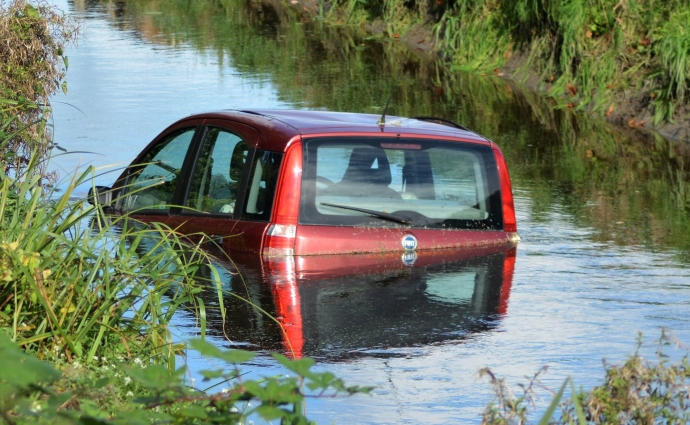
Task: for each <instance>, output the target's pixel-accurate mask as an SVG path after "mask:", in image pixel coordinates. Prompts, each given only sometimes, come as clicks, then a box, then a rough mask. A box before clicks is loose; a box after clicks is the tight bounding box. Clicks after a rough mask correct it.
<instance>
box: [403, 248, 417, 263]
mask: <svg viewBox="0 0 690 425" xmlns="http://www.w3.org/2000/svg"><path fill="white" fill-rule="evenodd" d="M415 261H417V253H416V252H415V251H405V252H404V253H403V255H402V263H403V265H405V266H412V265H414V262H415Z"/></svg>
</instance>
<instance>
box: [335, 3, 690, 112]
mask: <svg viewBox="0 0 690 425" xmlns="http://www.w3.org/2000/svg"><path fill="white" fill-rule="evenodd" d="M326 16H327V18H328V19H329V20H331V21H332V22H336V23H343V22H345V23H349V24H356V25H359V24H361V23H370V24H373V25H375V26H376V25H378V26H379V27H383V28H386V31H385V34H387V35H389V36H391V37H401V38H402V37H404V36H405V33H406V31H409V30H410V29H412V28H415V25H420V24H425V25H430V26H432V29H433V35H434V41H435V49H436V50H437V52H438V53H439V54H440V55H441V56H442V57H443V58H445V60H446V62H447V63H448V64H449V65H450V66H451V68H452V69H454V70H466V71H472V72H479V73H496V74H500V75H503V74H504V73H508V74H510V75H512V76H513V77H514V78H516V79H518V80H522V81H527V80H529V82H530V84H532V85H533V86H535V87H537V88H538V89H540V90H542V91H544V92H545V93H547V94H548V95H549V96H551V97H553V98H554V99H557V100H558V102H559V104H560V105H561V106H562V107H566V108H572V109H582V110H587V111H592V112H594V113H597V114H599V115H603V116H607V117H609V116H611V117H618V119H619V120H623V119H624V118H627V117H628V116H629V115H630V113H631V112H635V113H637V115H633V116H639V112H640V111H647V112H649V114H650V117H651V119H652V121H653V124H655V125H656V124H662V123H664V122H670V121H673V120H678V121H679V122H682V123H684V125H690V122H686V120H687V119H688V118H689V116H688V112H689V111H690V109H689V108H688V103H689V102H690V60H689V58H690V31H689V30H688V28H687V23H688V22H690V4H688V3H687V2H685V1H681V0H672V1H662V0H652V1H637V0H624V1H619V0H596V1H595V0H576V1H570V0H558V1H552V2H546V1H538V0H519V1H513V2H499V1H495V0H480V1H466V0H458V1H452V2H451V1H445V0H437V1H423V0H418V1H403V0H382V1H377V2H363V1H359V0H336V1H334V2H332V4H331V7H330V9H329V13H328V14H327V15H326ZM530 77H531V78H530ZM641 121H642V119H639V120H635V121H628V122H630V125H631V126H635V125H644V124H649V123H642V122H641Z"/></svg>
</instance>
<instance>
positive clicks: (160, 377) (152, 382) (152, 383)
mask: <svg viewBox="0 0 690 425" xmlns="http://www.w3.org/2000/svg"><path fill="white" fill-rule="evenodd" d="M123 369H124V371H125V372H126V373H127V374H128V375H129V376H131V377H132V379H135V380H137V381H138V382H139V383H140V384H142V385H143V386H145V387H148V388H149V389H152V390H156V391H160V390H163V389H166V388H168V387H174V386H181V385H182V384H181V380H180V377H181V376H182V375H183V374H184V369H183V368H180V369H177V370H176V371H175V372H173V373H172V374H171V373H169V371H168V368H167V367H165V366H163V365H151V366H148V367H146V368H144V369H142V368H139V367H124V368H123Z"/></svg>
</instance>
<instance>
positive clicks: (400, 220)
mask: <svg viewBox="0 0 690 425" xmlns="http://www.w3.org/2000/svg"><path fill="white" fill-rule="evenodd" d="M320 204H321V205H324V206H327V207H334V208H342V209H344V210H352V211H358V212H361V213H364V214H369V215H373V216H374V217H378V218H382V219H384V220H390V221H395V222H396V223H402V224H407V225H410V224H412V222H411V221H410V220H408V219H406V218H404V217H400V216H398V215H393V214H388V213H385V212H382V211H375V210H368V209H366V208H358V207H351V206H348V205H340V204H331V203H328V202H321V203H320Z"/></svg>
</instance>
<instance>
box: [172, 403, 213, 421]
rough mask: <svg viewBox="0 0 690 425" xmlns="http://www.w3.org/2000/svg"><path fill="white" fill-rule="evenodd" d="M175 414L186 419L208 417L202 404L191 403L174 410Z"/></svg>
mask: <svg viewBox="0 0 690 425" xmlns="http://www.w3.org/2000/svg"><path fill="white" fill-rule="evenodd" d="M175 416H177V417H179V418H186V419H193V418H195V419H206V418H208V413H206V409H205V408H204V407H202V406H198V405H191V406H187V407H183V408H182V409H180V410H178V411H176V412H175Z"/></svg>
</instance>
